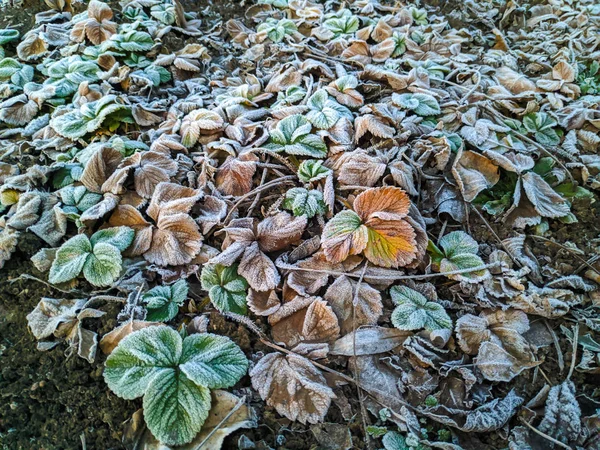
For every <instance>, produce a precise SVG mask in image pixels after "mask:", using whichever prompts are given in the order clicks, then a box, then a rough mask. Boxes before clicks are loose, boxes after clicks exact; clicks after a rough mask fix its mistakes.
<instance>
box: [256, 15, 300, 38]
mask: <svg viewBox="0 0 600 450" xmlns="http://www.w3.org/2000/svg"><path fill="white" fill-rule="evenodd" d="M256 30H257V31H259V32H260V31H263V32H265V33H266V34H267V37H268V38H269V39H271V41H273V42H275V43H277V42H281V41H283V38H285V37H286V36H289V35H291V34H294V33H295V32H296V31H298V28H296V24H295V23H294V22H292V21H291V20H289V19H281V20H277V19H274V18H272V17H269V18H268V19H267V20H266V21H265V22H263V23H261V24H260V25H259V26H258V27H257V29H256Z"/></svg>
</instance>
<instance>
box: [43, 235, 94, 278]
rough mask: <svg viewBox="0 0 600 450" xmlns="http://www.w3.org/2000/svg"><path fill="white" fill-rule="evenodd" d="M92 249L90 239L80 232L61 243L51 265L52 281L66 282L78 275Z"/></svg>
mask: <svg viewBox="0 0 600 450" xmlns="http://www.w3.org/2000/svg"><path fill="white" fill-rule="evenodd" d="M91 251H92V245H91V244H90V240H89V239H88V237H87V236H86V235H84V234H78V235H77V236H74V237H72V238H71V239H69V240H68V241H67V242H65V243H64V244H63V245H61V247H60V248H59V249H58V251H57V252H56V258H54V261H53V262H52V267H50V274H49V276H48V280H49V281H50V283H53V284H57V283H64V282H65V281H69V280H72V279H73V278H75V277H77V275H79V274H80V273H81V270H82V269H83V265H84V264H85V261H86V260H87V257H88V255H89V254H90V253H91Z"/></svg>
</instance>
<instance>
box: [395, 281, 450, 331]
mask: <svg viewBox="0 0 600 450" xmlns="http://www.w3.org/2000/svg"><path fill="white" fill-rule="evenodd" d="M390 295H391V297H392V301H393V302H394V303H395V304H396V305H397V306H396V309H394V312H392V317H391V318H392V323H393V324H394V326H395V327H396V328H398V329H399V330H420V329H422V328H425V329H426V330H428V331H434V330H439V329H452V320H451V319H450V317H449V316H448V313H446V310H445V309H444V307H443V306H442V305H440V304H438V303H436V302H433V301H429V300H427V298H426V297H425V296H424V295H423V294H421V293H420V292H417V291H415V290H414V289H410V288H408V287H406V286H394V287H392V288H391V289H390Z"/></svg>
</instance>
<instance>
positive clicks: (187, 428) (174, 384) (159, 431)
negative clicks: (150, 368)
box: [144, 369, 211, 445]
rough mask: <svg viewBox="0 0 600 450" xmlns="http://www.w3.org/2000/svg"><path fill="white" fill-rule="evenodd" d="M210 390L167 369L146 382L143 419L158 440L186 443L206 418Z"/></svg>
mask: <svg viewBox="0 0 600 450" xmlns="http://www.w3.org/2000/svg"><path fill="white" fill-rule="evenodd" d="M210 405H211V398H210V390H209V389H208V388H207V387H205V386H202V385H199V384H196V383H194V382H193V381H191V380H190V379H189V378H188V377H186V376H185V374H184V373H182V372H179V371H175V369H167V370H165V371H162V372H160V373H158V374H157V375H156V376H155V377H154V378H152V381H151V382H150V384H149V386H148V389H147V390H146V394H145V395H144V419H145V421H146V425H148V429H149V430H150V431H151V432H152V434H153V435H154V437H156V438H157V439H158V440H159V441H160V442H162V443H164V444H167V445H181V444H185V443H187V442H190V441H192V440H193V439H194V437H195V436H196V434H198V432H199V431H200V429H201V428H202V424H203V423H204V421H205V420H206V418H207V417H208V413H209V411H210Z"/></svg>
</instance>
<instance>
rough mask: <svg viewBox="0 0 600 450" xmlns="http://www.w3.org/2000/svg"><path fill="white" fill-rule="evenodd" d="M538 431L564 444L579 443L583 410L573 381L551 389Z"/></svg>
mask: <svg viewBox="0 0 600 450" xmlns="http://www.w3.org/2000/svg"><path fill="white" fill-rule="evenodd" d="M538 429H539V430H540V431H542V432H544V433H546V434H548V435H549V436H551V437H553V438H554V439H557V440H558V441H560V442H562V443H563V444H567V445H569V444H571V443H573V442H576V441H577V438H578V437H579V434H580V432H581V408H580V407H579V403H578V402H577V398H576V394H575V385H574V384H573V382H572V381H571V380H567V381H564V382H563V383H561V384H559V385H557V386H553V387H552V388H551V389H550V392H549V393H548V398H547V399H546V409H545V411H544V418H543V419H542V421H541V422H540V425H539V427H538Z"/></svg>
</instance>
